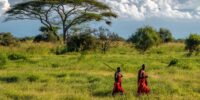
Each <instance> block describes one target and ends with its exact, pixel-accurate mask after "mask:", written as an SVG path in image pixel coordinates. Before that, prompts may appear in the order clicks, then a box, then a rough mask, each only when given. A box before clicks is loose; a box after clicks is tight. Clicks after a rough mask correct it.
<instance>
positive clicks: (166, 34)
mask: <svg viewBox="0 0 200 100" xmlns="http://www.w3.org/2000/svg"><path fill="white" fill-rule="evenodd" d="M158 33H159V35H160V38H161V39H162V41H163V42H164V43H166V42H171V41H173V37H172V33H171V32H170V30H168V29H165V28H160V30H159V32H158Z"/></svg>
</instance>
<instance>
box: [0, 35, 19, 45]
mask: <svg viewBox="0 0 200 100" xmlns="http://www.w3.org/2000/svg"><path fill="white" fill-rule="evenodd" d="M15 42H16V39H15V38H14V37H13V35H12V34H11V33H1V34H0V45H3V46H10V45H13V44H15Z"/></svg>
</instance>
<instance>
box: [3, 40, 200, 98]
mask: <svg viewBox="0 0 200 100" xmlns="http://www.w3.org/2000/svg"><path fill="white" fill-rule="evenodd" d="M58 46H59V45H57V44H51V43H38V44H35V43H31V42H27V43H22V44H19V45H18V46H16V47H0V52H1V53H4V55H5V56H4V58H5V59H7V60H6V63H5V65H4V67H5V68H3V69H0V90H1V91H0V99H15V100H17V99H19V100H31V99H32V100H41V99H42V100H44V99H51V100H54V99H67V100H91V99H93V100H102V99H103V100H121V99H123V100H133V99H142V100H143V99H144V100H146V99H150V100H151V99H158V100H182V99H186V100H198V99H200V80H199V78H200V77H199V73H200V56H192V57H189V58H188V57H187V56H185V54H186V53H187V52H186V51H184V44H181V43H169V44H163V45H160V46H158V47H153V48H152V49H150V50H149V51H148V52H146V53H145V54H140V53H139V52H138V51H136V50H135V49H134V48H132V45H131V44H126V43H115V44H113V45H112V48H110V50H109V51H108V52H107V53H106V54H102V53H101V51H100V50H96V51H88V52H82V53H77V52H71V53H66V54H64V55H56V54H55V53H54V52H51V51H52V50H54V49H56V48H57V47H58ZM10 54H18V55H23V56H24V57H26V59H22V60H9V59H8V58H6V57H8V56H9V55H10ZM173 59H177V60H178V63H176V64H174V65H172V66H170V67H169V66H168V65H169V63H170V62H171V61H172V60H173ZM103 63H107V64H109V65H111V66H112V67H113V68H116V67H117V66H121V67H122V72H123V74H124V77H123V87H124V90H125V95H124V96H120V95H117V96H115V97H112V95H111V92H112V88H113V82H114V80H113V74H114V71H113V70H111V69H110V68H108V67H106V66H105V65H104V64H103ZM142 64H146V65H147V69H146V70H147V73H148V75H149V78H148V82H149V86H150V88H151V94H150V95H148V96H141V97H136V90H137V71H138V70H139V68H140V66H141V65H142ZM1 66H2V65H1Z"/></svg>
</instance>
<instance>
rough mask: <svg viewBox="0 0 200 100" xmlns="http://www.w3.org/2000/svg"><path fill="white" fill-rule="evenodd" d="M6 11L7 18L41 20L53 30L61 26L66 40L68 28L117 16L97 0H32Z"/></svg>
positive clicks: (107, 20)
mask: <svg viewBox="0 0 200 100" xmlns="http://www.w3.org/2000/svg"><path fill="white" fill-rule="evenodd" d="M6 13H7V15H8V18H7V19H6V20H16V19H17V20H18V19H29V20H40V22H41V23H42V24H43V25H44V26H45V27H48V29H50V30H52V31H53V27H55V26H61V27H62V30H63V40H64V42H66V38H67V37H69V33H68V30H69V29H70V28H71V27H72V26H74V25H78V24H82V23H86V22H89V21H101V20H104V21H106V23H108V22H110V19H111V18H113V17H114V18H116V17H117V15H116V14H115V13H113V12H111V9H110V7H109V6H108V5H106V4H104V3H102V2H99V1H97V0H31V1H27V2H23V3H19V4H16V5H14V6H13V7H12V8H11V9H10V10H8V11H7V12H6ZM54 34H55V35H56V36H57V37H58V38H59V36H58V35H57V34H56V33H55V32H54Z"/></svg>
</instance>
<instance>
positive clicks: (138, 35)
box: [128, 26, 160, 52]
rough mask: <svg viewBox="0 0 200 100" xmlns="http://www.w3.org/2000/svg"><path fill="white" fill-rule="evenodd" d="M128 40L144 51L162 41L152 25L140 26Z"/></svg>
mask: <svg viewBox="0 0 200 100" xmlns="http://www.w3.org/2000/svg"><path fill="white" fill-rule="evenodd" d="M128 40H129V41H131V42H132V43H134V44H135V47H136V48H137V49H139V50H141V51H142V52H145V51H146V50H147V49H149V48H151V47H152V46H154V45H158V44H159V43H160V37H159V35H158V33H157V32H156V30H155V29H154V28H153V27H151V26H145V27H142V28H139V29H138V30H137V31H136V32H135V34H133V35H132V36H131V37H130V38H129V39H128Z"/></svg>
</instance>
